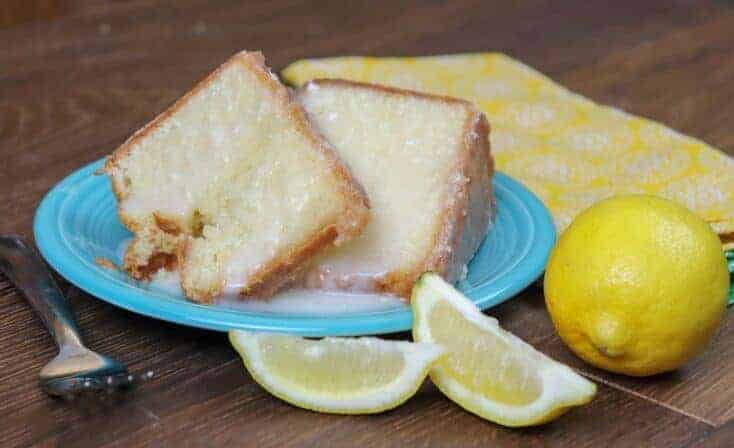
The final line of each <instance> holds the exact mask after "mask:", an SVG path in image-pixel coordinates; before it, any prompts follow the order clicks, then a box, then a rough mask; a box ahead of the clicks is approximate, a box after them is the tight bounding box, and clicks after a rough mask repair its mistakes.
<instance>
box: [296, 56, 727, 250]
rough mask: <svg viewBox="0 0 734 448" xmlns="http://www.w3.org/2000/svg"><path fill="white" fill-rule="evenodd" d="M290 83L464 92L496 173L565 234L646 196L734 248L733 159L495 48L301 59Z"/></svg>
mask: <svg viewBox="0 0 734 448" xmlns="http://www.w3.org/2000/svg"><path fill="white" fill-rule="evenodd" d="M282 76H283V78H284V79H285V80H286V81H287V82H289V83H291V84H293V85H296V86H300V85H302V84H303V83H305V82H306V81H308V80H310V79H315V78H343V79H351V80H356V81H363V82H372V83H378V84H387V85H391V86H395V87H402V88H406V89H412V90H419V91H426V92H431V93H436V94H440V95H448V96H454V97H459V98H464V99H467V100H469V101H472V102H474V103H475V104H476V105H477V106H478V107H480V108H481V109H482V110H483V111H484V112H485V113H486V114H487V118H488V119H489V122H490V125H491V127H492V132H491V134H490V139H491V144H492V153H493V154H494V157H495V160H496V162H497V166H498V167H499V169H500V170H502V171H504V172H505V173H507V174H509V175H511V176H513V177H515V178H516V179H518V180H520V181H521V182H523V183H524V184H525V185H526V186H528V187H529V188H530V189H531V190H532V191H533V192H535V194H537V195H538V196H539V197H540V198H541V199H542V200H543V202H544V203H545V204H546V206H547V207H548V208H549V209H550V212H551V214H552V215H553V218H554V221H555V224H556V227H557V229H558V231H559V233H560V232H561V231H563V230H564V229H565V228H566V227H567V226H568V224H569V223H570V222H571V221H572V220H573V218H574V217H575V216H576V214H578V213H579V212H580V211H582V210H583V209H585V208H586V207H588V206H590V205H591V204H593V203H595V202H597V201H599V200H601V199H604V198H606V197H608V196H611V195H615V194H622V193H648V194H656V195H660V196H664V197H667V198H669V199H673V200H675V201H678V202H680V203H683V204H685V205H686V206H687V207H688V208H690V209H691V210H693V211H694V212H696V213H697V214H698V215H699V216H701V217H702V218H703V219H704V220H706V221H707V222H708V223H709V224H710V225H711V227H712V228H713V229H714V231H716V232H717V233H718V234H719V236H720V237H721V239H722V243H723V245H724V247H725V248H734V159H732V158H731V157H729V156H727V155H726V154H724V153H723V152H721V151H719V150H717V149H715V148H712V147H711V146H709V145H707V144H706V143H704V142H702V141H700V140H697V139H695V138H692V137H688V136H686V135H683V134H680V133H678V132H676V131H674V130H672V129H670V128H668V127H666V126H664V125H662V124H660V123H656V122H654V121H650V120H647V119H644V118H641V117H637V116H634V115H630V114H627V113H625V112H623V111H621V110H619V109H615V108H612V107H607V106H603V105H599V104H596V103H594V102H593V101H590V100H588V99H587V98H584V97H583V96H580V95H577V94H575V93H573V92H571V91H569V90H567V89H566V88H564V87H562V86H560V85H559V84H556V83H555V82H553V81H552V80H550V79H549V78H547V77H546V76H544V75H543V74H542V73H540V72H538V71H536V70H534V69H532V68H530V67H528V66H526V65H524V64H523V63H521V62H518V61H516V60H514V59H512V58H510V57H508V56H505V55H503V54H498V53H481V54H458V55H448V56H430V57H417V58H367V57H338V58H328V59H310V60H301V61H297V62H295V63H293V64H291V65H289V66H288V67H287V68H286V69H285V70H283V72H282Z"/></svg>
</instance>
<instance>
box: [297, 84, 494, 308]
mask: <svg viewBox="0 0 734 448" xmlns="http://www.w3.org/2000/svg"><path fill="white" fill-rule="evenodd" d="M298 98H299V100H300V101H301V104H303V106H304V107H305V109H306V112H307V114H308V115H309V117H310V119H311V120H312V122H313V123H314V124H315V125H316V126H317V127H318V129H319V130H320V132H321V133H322V134H323V135H324V136H325V137H326V138H327V140H329V141H330V142H331V143H332V144H333V145H334V147H335V148H337V150H338V151H339V154H340V155H341V157H342V159H343V160H344V161H345V162H346V163H347V164H348V165H349V166H350V168H351V170H352V172H353V173H354V175H355V177H356V178H357V179H358V180H359V181H360V183H361V184H362V185H363V186H364V188H365V189H366V191H367V194H368V196H369V198H370V203H371V212H372V218H371V220H370V222H369V224H368V225H367V227H366V228H365V230H364V232H362V234H360V235H359V236H358V237H356V238H355V239H354V240H352V241H350V242H349V243H347V244H345V245H343V246H341V247H338V248H330V249H327V250H326V251H325V252H324V253H323V254H319V255H318V256H317V257H316V258H315V259H314V262H313V263H312V266H311V267H310V268H309V271H308V274H307V276H306V277H305V284H306V286H308V287H313V288H324V289H345V290H353V291H376V292H381V293H391V294H394V295H397V296H401V297H404V298H408V297H409V294H410V290H411V288H412V287H413V283H414V282H415V280H416V279H417V278H418V276H419V275H420V274H421V273H422V272H424V271H434V272H436V273H438V274H440V275H441V276H443V277H444V278H445V279H446V280H448V281H450V282H453V281H456V280H457V279H459V278H461V277H462V276H463V275H464V274H465V273H466V265H467V263H468V262H469V261H470V260H471V258H472V256H473V255H474V252H475V251H476V250H477V248H478V247H479V244H480V243H481V242H482V240H483V239H484V236H485V235H486V233H487V230H488V228H489V226H490V225H491V218H492V215H493V208H494V197H493V191H492V184H491V178H492V175H493V162H492V157H491V155H490V148H489V140H488V134H489V125H488V123H487V120H486V118H485V116H484V114H482V113H481V112H480V111H479V110H477V109H476V108H475V107H474V106H473V105H472V104H471V103H468V102H466V101H462V100H457V99H453V98H445V97H438V96H432V95H426V94H420V93H416V92H411V91H406V90H398V89H393V88H387V87H382V86H376V85H370V84H360V83H355V82H349V81H343V80H317V81H311V82H309V83H308V84H306V85H305V86H304V87H302V88H301V89H300V90H299V92H298Z"/></svg>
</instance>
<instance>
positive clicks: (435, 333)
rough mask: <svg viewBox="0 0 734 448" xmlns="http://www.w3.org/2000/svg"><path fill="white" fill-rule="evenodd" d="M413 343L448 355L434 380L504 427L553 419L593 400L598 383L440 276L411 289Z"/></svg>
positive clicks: (434, 370) (427, 277)
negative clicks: (506, 325) (505, 324)
mask: <svg viewBox="0 0 734 448" xmlns="http://www.w3.org/2000/svg"><path fill="white" fill-rule="evenodd" d="M412 306H413V316H414V323H413V339H415V340H416V341H419V342H431V343H437V344H440V345H442V346H444V347H445V348H446V351H447V354H446V356H444V357H442V358H441V359H440V360H439V361H438V362H437V363H436V364H435V365H434V367H433V368H432V369H431V373H430V375H431V380H432V381H433V382H434V383H435V384H436V386H438V388H439V389H441V391H442V392H443V393H444V394H446V395H447V396H448V397H449V398H450V399H452V400H453V401H455V402H456V403H458V404H459V405H460V406H461V407H463V408H464V409H466V410H468V411H470V412H473V413H474V414H477V415H479V416H480V417H482V418H486V419H487V420H491V421H493V422H496V423H500V424H502V425H505V426H515V427H517V426H530V425H537V424H541V423H545V422H547V421H550V420H552V419H554V418H556V417H558V416H560V415H561V414H563V413H564V412H565V411H566V410H568V409H569V408H570V407H572V406H578V405H581V404H584V403H588V402H589V401H591V399H592V398H593V397H594V394H595V393H596V385H594V383H591V382H590V381H587V380H586V379H584V378H583V377H581V376H579V375H578V374H576V373H575V372H574V371H573V370H571V369H570V368H569V367H567V366H565V365H563V364H560V363H558V362H556V361H553V360H552V359H550V358H548V357H547V356H545V355H543V354H542V353H540V352H538V351H537V350H535V349H534V348H533V347H531V346H530V345H528V344H527V343H525V342H523V341H522V340H520V339H519V338H518V337H516V336H514V335H512V334H511V333H509V332H507V331H505V330H503V329H502V328H500V326H499V324H498V323H497V320H496V319H493V318H491V317H489V316H485V315H484V314H482V312H481V311H480V310H479V309H478V308H477V307H476V306H475V305H474V304H473V303H472V302H471V301H470V300H469V299H467V298H466V297H464V296H463V295H462V294H461V293H459V292H458V291H457V290H456V289H454V288H453V287H452V286H451V285H449V284H448V283H446V282H445V281H443V280H442V279H441V277H439V276H437V275H435V274H431V273H426V274H424V275H423V276H422V277H421V278H420V279H419V280H418V282H417V283H416V285H415V287H414V288H413V296H412Z"/></svg>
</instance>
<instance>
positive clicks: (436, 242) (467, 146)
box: [299, 79, 495, 300]
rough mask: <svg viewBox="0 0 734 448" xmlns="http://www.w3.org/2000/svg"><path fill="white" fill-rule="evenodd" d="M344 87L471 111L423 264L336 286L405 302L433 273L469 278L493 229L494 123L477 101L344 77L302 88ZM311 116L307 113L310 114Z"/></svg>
mask: <svg viewBox="0 0 734 448" xmlns="http://www.w3.org/2000/svg"><path fill="white" fill-rule="evenodd" d="M327 86H331V87H342V88H360V89H371V90H373V91H375V92H379V93H382V94H387V95H394V96H401V97H406V96H407V97H415V98H423V99H429V100H431V101H440V102H443V103H446V104H451V105H453V106H461V107H463V108H465V109H466V110H467V112H468V114H467V118H466V120H465V122H464V124H463V133H462V139H461V141H460V143H459V144H460V147H459V148H458V150H457V151H456V153H457V157H456V159H455V161H454V165H453V169H452V175H451V185H450V186H449V189H448V192H447V195H446V197H445V198H444V199H443V204H442V207H441V209H440V212H439V223H440V224H439V225H438V226H437V228H436V229H435V230H434V231H433V235H432V241H433V242H432V244H431V245H430V250H429V251H427V252H426V254H425V255H424V256H423V257H422V259H421V261H419V262H417V263H415V264H413V265H412V266H411V267H409V268H408V269H403V270H398V271H392V272H388V273H385V274H382V275H374V276H372V277H371V278H370V279H369V281H367V282H364V281H360V284H359V285H357V286H356V287H355V285H354V284H341V285H340V284H339V283H340V280H339V279H337V280H336V284H337V285H339V286H340V287H342V288H344V289H357V290H360V291H374V292H378V293H387V294H393V295H396V296H398V297H401V298H403V299H405V300H409V299H410V292H411V290H412V288H413V285H414V283H415V281H416V280H417V279H418V277H419V276H420V275H421V274H422V273H423V272H426V271H432V272H435V273H437V274H439V275H441V276H442V277H443V278H445V279H446V280H447V281H449V282H455V281H456V280H459V279H460V278H461V277H462V276H463V275H464V274H465V268H466V264H467V263H468V262H469V261H470V260H471V258H472V257H473V255H474V253H475V252H476V250H477V249H478V248H479V245H480V244H481V242H482V241H483V240H484V237H485V235H486V233H487V231H488V230H489V228H490V227H491V225H492V219H493V217H494V210H495V198H494V191H493V188H492V176H493V175H494V161H493V159H492V156H491V149H490V142H489V132H490V125H489V122H488V121H487V118H486V117H485V115H484V113H482V112H481V111H480V110H479V109H477V108H476V107H475V106H474V105H473V104H472V103H470V102H468V101H464V100H461V99H458V98H452V97H445V96H438V95H432V94H427V93H422V92H414V91H410V90H403V89H399V88H394V87H388V86H382V85H376V84H368V83H361V82H356V81H348V80H342V79H316V80H312V81H309V82H308V83H306V84H305V85H304V86H302V87H301V89H299V96H300V95H303V94H304V92H305V91H306V90H307V89H309V88H314V87H315V88H319V87H327ZM306 112H307V113H308V110H307V111H306ZM325 276H326V277H328V274H325V273H323V272H318V273H316V274H315V275H310V276H309V278H308V279H307V280H306V285H307V286H308V287H324V285H330V284H334V283H335V282H334V279H325V278H324V277H325Z"/></svg>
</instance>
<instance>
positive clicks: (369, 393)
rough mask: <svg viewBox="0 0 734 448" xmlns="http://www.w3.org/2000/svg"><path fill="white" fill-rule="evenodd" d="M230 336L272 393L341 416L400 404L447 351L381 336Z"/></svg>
mask: <svg viewBox="0 0 734 448" xmlns="http://www.w3.org/2000/svg"><path fill="white" fill-rule="evenodd" d="M229 338H230V341H231V342H232V345H233V346H234V348H235V349H236V350H237V351H238V352H239V354H240V355H241V356H242V360H243V362H244V364H245V367H246V368H247V370H248V371H249V372H250V374H251V375H252V377H253V379H254V380H255V381H256V382H257V383H258V384H260V385H261V386H262V387H263V388H265V389H266V390H267V391H268V392H270V393H271V394H273V395H275V396H276V397H278V398H280V399H282V400H284V401H286V402H288V403H290V404H293V405H295V406H298V407H302V408H305V409H311V410H315V411H320V412H330V413H337V414H368V413H375V412H380V411H384V410H386V409H392V408H394V407H396V406H398V405H400V404H401V403H403V402H404V401H405V400H407V399H408V398H410V397H411V396H413V395H414V394H415V392H416V391H417V390H418V388H419V387H420V385H421V384H422V383H423V380H424V379H425V378H426V376H427V375H428V370H429V368H430V366H431V365H432V364H433V363H435V362H436V360H437V359H438V358H439V357H440V356H441V355H442V354H443V352H444V351H443V349H442V348H441V347H440V346H438V345H435V344H429V343H411V342H405V341H385V340H381V339H377V338H324V339H321V340H309V339H304V338H301V337H297V336H289V335H282V334H273V333H251V332H245V331H239V330H233V331H231V332H230V333H229Z"/></svg>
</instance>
